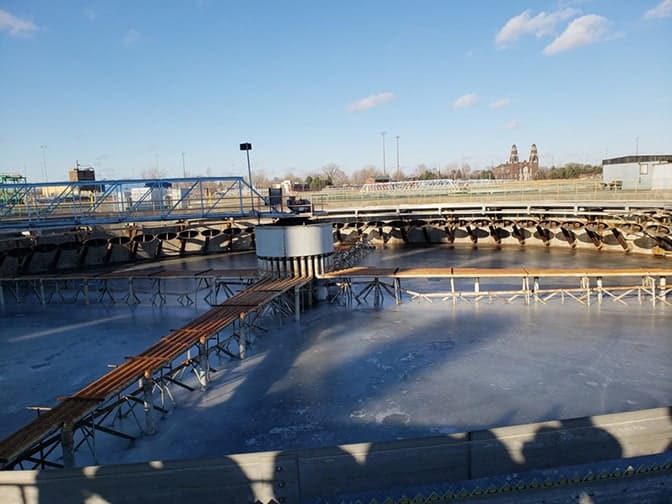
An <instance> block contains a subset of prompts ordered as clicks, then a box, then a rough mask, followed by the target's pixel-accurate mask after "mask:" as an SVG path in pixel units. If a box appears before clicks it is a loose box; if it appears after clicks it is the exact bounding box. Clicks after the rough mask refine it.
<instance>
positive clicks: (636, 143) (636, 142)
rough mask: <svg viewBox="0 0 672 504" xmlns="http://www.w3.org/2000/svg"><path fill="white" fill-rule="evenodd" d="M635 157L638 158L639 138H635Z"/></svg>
mask: <svg viewBox="0 0 672 504" xmlns="http://www.w3.org/2000/svg"><path fill="white" fill-rule="evenodd" d="M635 156H639V137H638V136H636V137H635Z"/></svg>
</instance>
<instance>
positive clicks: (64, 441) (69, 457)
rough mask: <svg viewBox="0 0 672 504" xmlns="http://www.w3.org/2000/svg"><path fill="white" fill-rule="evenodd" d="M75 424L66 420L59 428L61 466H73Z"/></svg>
mask: <svg viewBox="0 0 672 504" xmlns="http://www.w3.org/2000/svg"><path fill="white" fill-rule="evenodd" d="M74 429H75V426H74V425H73V424H72V422H66V423H64V424H63V428H62V429H61V449H62V450H63V467H65V468H68V467H75V436H74Z"/></svg>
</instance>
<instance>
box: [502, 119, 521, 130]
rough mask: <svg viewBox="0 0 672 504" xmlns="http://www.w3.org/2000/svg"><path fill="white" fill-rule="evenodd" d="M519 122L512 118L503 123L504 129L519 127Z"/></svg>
mask: <svg viewBox="0 0 672 504" xmlns="http://www.w3.org/2000/svg"><path fill="white" fill-rule="evenodd" d="M520 125H521V122H520V121H519V120H518V119H512V120H511V121H509V122H507V123H504V128H506V129H517V128H520Z"/></svg>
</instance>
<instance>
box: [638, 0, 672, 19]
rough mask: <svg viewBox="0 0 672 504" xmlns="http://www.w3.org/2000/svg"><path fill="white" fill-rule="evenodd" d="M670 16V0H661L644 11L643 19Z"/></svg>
mask: <svg viewBox="0 0 672 504" xmlns="http://www.w3.org/2000/svg"><path fill="white" fill-rule="evenodd" d="M670 16H672V0H663V1H662V2H660V3H659V4H658V5H656V6H655V7H654V8H653V9H649V10H647V11H646V12H645V13H644V19H659V18H666V17H670Z"/></svg>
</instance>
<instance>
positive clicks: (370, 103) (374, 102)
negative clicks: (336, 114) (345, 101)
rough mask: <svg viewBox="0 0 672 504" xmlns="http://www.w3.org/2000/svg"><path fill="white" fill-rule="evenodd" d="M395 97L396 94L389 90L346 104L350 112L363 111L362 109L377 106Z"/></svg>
mask: <svg viewBox="0 0 672 504" xmlns="http://www.w3.org/2000/svg"><path fill="white" fill-rule="evenodd" d="M395 98H396V95H395V94H394V93H390V92H386V93H378V94H375V95H371V96H367V97H366V98H362V99H361V100H357V101H356V102H353V103H351V104H350V105H348V110H349V111H350V112H363V111H364V110H369V109H372V108H374V107H378V106H380V105H382V104H383V103H387V102H389V101H392V100H394V99H395Z"/></svg>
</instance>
